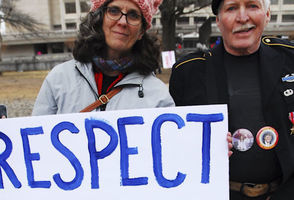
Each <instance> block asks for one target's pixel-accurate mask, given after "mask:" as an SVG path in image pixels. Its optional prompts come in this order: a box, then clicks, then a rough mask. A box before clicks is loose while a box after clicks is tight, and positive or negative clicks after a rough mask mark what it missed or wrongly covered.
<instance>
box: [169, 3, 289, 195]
mask: <svg viewBox="0 0 294 200" xmlns="http://www.w3.org/2000/svg"><path fill="white" fill-rule="evenodd" d="M212 10H213V13H214V14H215V15H216V23H217V25H218V27H219V29H220V31H221V34H222V42H221V44H219V45H217V46H216V47H215V48H214V49H213V50H212V51H209V52H194V53H192V54H189V55H187V56H185V57H184V58H182V59H181V60H179V61H178V62H177V63H176V64H175V65H174V66H173V70H172V75H171V79H170V93H171V95H172V96H173V98H174V100H175V102H176V105H178V106H182V105H201V104H215V103H217V104H228V113H229V130H230V132H232V133H234V132H238V129H241V128H245V129H247V130H248V131H250V132H251V133H252V135H253V136H254V138H257V139H255V142H254V144H253V145H252V147H251V148H250V149H248V150H247V151H238V150H237V149H233V151H234V153H233V155H232V156H231V157H230V199H231V200H239V199H240V200H241V199H242V200H243V199H251V200H269V199H271V200H289V199H293V198H294V134H292V133H291V130H290V129H291V127H292V126H293V125H292V124H291V121H290V120H289V119H288V116H291V113H292V112H293V111H294V94H293V93H294V92H293V91H294V82H293V81H294V45H293V44H290V43H288V42H286V41H282V40H280V39H277V38H272V37H264V38H262V33H263V30H264V28H265V26H266V25H267V23H268V22H269V21H270V0H213V1H212ZM292 114H293V113H292ZM292 116H293V115H292ZM292 121H294V120H293V119H292ZM264 127H269V128H267V129H266V131H268V129H270V131H272V132H273V133H274V132H277V133H278V137H279V141H278V143H277V145H276V146H273V147H272V148H270V149H268V150H265V149H263V148H261V147H260V146H259V145H258V144H260V141H259V138H258V137H256V135H257V133H258V132H259V130H261V131H263V128H264Z"/></svg>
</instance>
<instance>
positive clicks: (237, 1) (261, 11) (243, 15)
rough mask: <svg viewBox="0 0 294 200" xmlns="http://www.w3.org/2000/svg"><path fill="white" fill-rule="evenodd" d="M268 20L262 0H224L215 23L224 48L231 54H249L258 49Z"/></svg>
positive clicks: (268, 16)
mask: <svg viewBox="0 0 294 200" xmlns="http://www.w3.org/2000/svg"><path fill="white" fill-rule="evenodd" d="M269 20H270V9H269V8H268V9H266V8H265V5H264V0H224V1H223V2H222V3H221V5H220V10H219V14H218V16H217V18H216V23H217V25H218V27H219V29H220V31H221V33H222V37H223V41H224V45H225V49H226V50H227V52H229V53H230V54H233V55H237V56H239V55H249V54H252V53H254V52H255V51H257V50H258V48H259V45H260V39H261V37H262V32H263V30H264V28H265V26H266V25H267V23H268V22H269Z"/></svg>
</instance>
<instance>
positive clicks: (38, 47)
mask: <svg viewBox="0 0 294 200" xmlns="http://www.w3.org/2000/svg"><path fill="white" fill-rule="evenodd" d="M34 49H35V55H38V56H39V55H42V54H47V53H48V50H47V44H35V45H34Z"/></svg>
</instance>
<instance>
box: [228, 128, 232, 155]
mask: <svg viewBox="0 0 294 200" xmlns="http://www.w3.org/2000/svg"><path fill="white" fill-rule="evenodd" d="M227 141H228V150H229V153H228V156H229V157H230V156H231V155H232V154H233V151H232V148H233V144H232V134H231V133H230V132H228V134H227Z"/></svg>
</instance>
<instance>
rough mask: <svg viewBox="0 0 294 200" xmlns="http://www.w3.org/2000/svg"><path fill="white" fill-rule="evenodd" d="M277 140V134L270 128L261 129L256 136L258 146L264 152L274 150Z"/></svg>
mask: <svg viewBox="0 0 294 200" xmlns="http://www.w3.org/2000/svg"><path fill="white" fill-rule="evenodd" d="M278 140H279V134H278V132H277V131H276V130H275V129H274V128H272V127H270V126H266V127H263V128H261V129H260V130H259V131H258V133H257V135H256V142H257V144H258V146H260V148H262V149H266V150H269V149H272V148H274V147H275V146H276V145H277V144H278Z"/></svg>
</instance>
